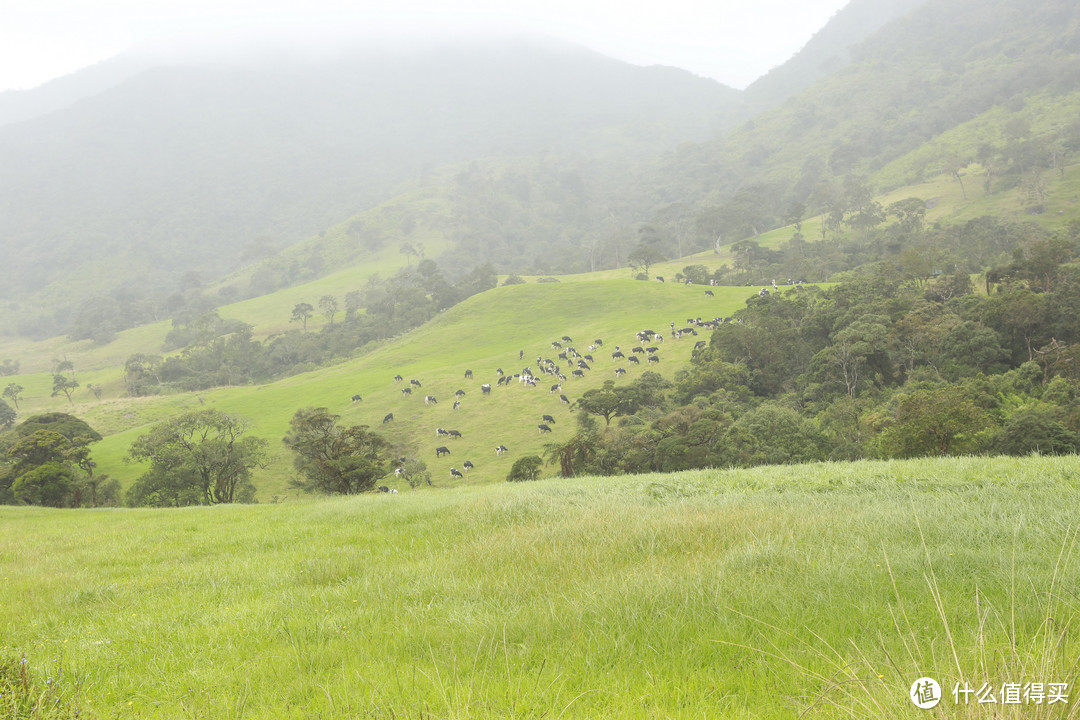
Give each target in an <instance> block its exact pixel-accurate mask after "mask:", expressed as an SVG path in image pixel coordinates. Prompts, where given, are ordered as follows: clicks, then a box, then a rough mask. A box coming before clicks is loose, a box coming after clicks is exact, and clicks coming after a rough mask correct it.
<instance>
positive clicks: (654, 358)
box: [649, 355, 660, 363]
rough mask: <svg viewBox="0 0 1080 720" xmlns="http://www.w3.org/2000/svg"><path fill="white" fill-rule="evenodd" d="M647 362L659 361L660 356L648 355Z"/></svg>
mask: <svg viewBox="0 0 1080 720" xmlns="http://www.w3.org/2000/svg"><path fill="white" fill-rule="evenodd" d="M649 362H651V363H658V362H660V356H659V355H650V356H649Z"/></svg>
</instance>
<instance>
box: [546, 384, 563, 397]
mask: <svg viewBox="0 0 1080 720" xmlns="http://www.w3.org/2000/svg"><path fill="white" fill-rule="evenodd" d="M560 390H562V385H559V384H558V383H555V384H554V385H552V386H551V392H549V393H548V394H549V395H554V394H555V393H557V392H559V391H560Z"/></svg>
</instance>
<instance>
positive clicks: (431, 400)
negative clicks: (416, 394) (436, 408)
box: [424, 395, 439, 405]
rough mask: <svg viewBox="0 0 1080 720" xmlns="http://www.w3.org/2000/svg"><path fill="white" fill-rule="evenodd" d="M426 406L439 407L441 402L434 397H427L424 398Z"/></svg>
mask: <svg viewBox="0 0 1080 720" xmlns="http://www.w3.org/2000/svg"><path fill="white" fill-rule="evenodd" d="M424 404H425V405H438V404H439V401H438V400H436V399H435V396H434V395H425V396H424Z"/></svg>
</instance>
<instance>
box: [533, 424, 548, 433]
mask: <svg viewBox="0 0 1080 720" xmlns="http://www.w3.org/2000/svg"><path fill="white" fill-rule="evenodd" d="M536 427H537V428H538V429H539V431H540V432H542V433H546V432H551V428H549V427H548V426H547V425H545V424H544V423H540V424H539V425H537V426H536Z"/></svg>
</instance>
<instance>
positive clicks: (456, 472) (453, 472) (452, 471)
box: [450, 468, 465, 478]
mask: <svg viewBox="0 0 1080 720" xmlns="http://www.w3.org/2000/svg"><path fill="white" fill-rule="evenodd" d="M450 477H459V478H463V477H465V476H464V475H462V474H461V471H460V470H458V469H457V468H450Z"/></svg>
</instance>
